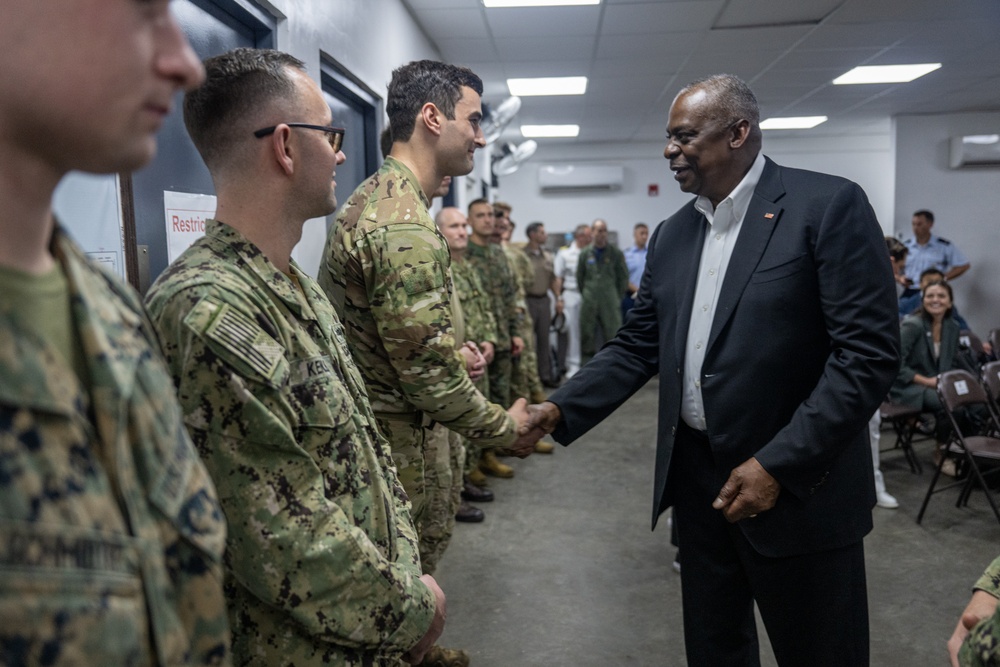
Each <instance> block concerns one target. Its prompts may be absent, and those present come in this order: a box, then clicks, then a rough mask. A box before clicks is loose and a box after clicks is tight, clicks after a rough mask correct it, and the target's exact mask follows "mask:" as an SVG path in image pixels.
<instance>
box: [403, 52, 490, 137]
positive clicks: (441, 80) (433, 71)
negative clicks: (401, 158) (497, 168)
mask: <svg viewBox="0 0 1000 667" xmlns="http://www.w3.org/2000/svg"><path fill="white" fill-rule="evenodd" d="M463 86H466V87H468V88H471V89H472V90H474V91H476V93H477V94H479V95H482V94H483V81H482V79H480V78H479V77H478V76H476V74H475V73H474V72H473V71H472V70H470V69H468V68H466V67H458V66H457V65H450V64H448V63H443V62H439V61H437V60H415V61H413V62H411V63H409V64H407V65H403V66H402V67H398V68H396V69H395V70H393V72H392V80H391V81H390V82H389V93H388V98H387V100H386V104H385V112H386V114H387V115H388V116H389V127H390V128H392V138H393V140H394V141H402V142H407V141H409V140H410V137H411V136H412V135H413V128H414V125H415V123H416V120H417V115H418V114H419V113H420V109H421V108H422V107H423V106H424V105H425V104H427V103H428V102H431V103H432V104H434V106H436V107H437V108H438V109H440V110H441V112H442V113H444V115H445V116H446V117H447V118H450V119H454V118H455V105H456V104H457V103H458V101H459V100H460V99H462V87H463Z"/></svg>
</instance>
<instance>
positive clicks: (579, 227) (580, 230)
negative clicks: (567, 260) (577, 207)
mask: <svg viewBox="0 0 1000 667" xmlns="http://www.w3.org/2000/svg"><path fill="white" fill-rule="evenodd" d="M588 231H590V225H586V224H583V225H577V226H576V229H574V230H573V236H574V237H576V236H579V235H580V234H583V233H584V232H588Z"/></svg>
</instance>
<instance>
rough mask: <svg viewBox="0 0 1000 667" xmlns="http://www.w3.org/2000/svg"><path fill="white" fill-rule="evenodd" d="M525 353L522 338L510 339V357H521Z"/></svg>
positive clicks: (514, 337) (513, 337)
mask: <svg viewBox="0 0 1000 667" xmlns="http://www.w3.org/2000/svg"><path fill="white" fill-rule="evenodd" d="M522 352H524V339H523V338H521V337H520V336H512V337H511V339H510V356H512V357H520V356H521V353H522Z"/></svg>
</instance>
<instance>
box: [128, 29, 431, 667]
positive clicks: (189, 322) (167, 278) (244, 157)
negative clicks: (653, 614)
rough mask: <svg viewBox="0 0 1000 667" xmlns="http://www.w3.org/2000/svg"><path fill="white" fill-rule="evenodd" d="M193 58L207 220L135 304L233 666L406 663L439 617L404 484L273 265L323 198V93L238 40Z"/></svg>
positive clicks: (334, 150) (322, 210) (329, 337)
mask: <svg viewBox="0 0 1000 667" xmlns="http://www.w3.org/2000/svg"><path fill="white" fill-rule="evenodd" d="M205 66H206V69H207V72H208V78H207V80H206V83H205V84H204V85H203V86H202V87H201V88H199V89H198V90H197V91H194V92H192V93H189V94H188V95H187V97H186V98H185V101H184V116H185V122H186V124H187V127H188V131H189V132H190V134H191V136H192V139H193V140H194V143H195V146H196V147H197V148H198V150H199V152H200V153H201V155H202V157H203V158H204V159H205V163H206V165H207V166H208V168H209V171H210V172H211V174H212V177H213V180H214V182H215V183H216V189H217V192H218V206H217V211H216V215H217V216H218V218H219V219H216V220H209V221H208V222H207V223H206V226H205V236H204V237H202V238H201V239H199V240H198V241H196V242H195V243H194V245H192V246H191V247H190V248H189V249H188V250H187V251H185V252H184V254H182V255H181V256H180V257H179V258H178V259H177V260H176V261H175V262H174V263H173V264H172V265H171V266H170V267H169V268H168V269H167V270H166V271H165V272H164V273H163V274H162V275H161V276H160V277H159V279H157V281H156V282H155V283H154V285H153V287H152V288H151V289H150V292H149V294H148V296H147V302H148V305H149V310H150V313H151V315H152V317H153V320H154V323H155V325H156V327H157V330H158V332H159V334H160V337H161V340H162V341H163V345H164V351H165V353H166V356H167V359H168V362H169V365H170V370H171V373H172V374H173V377H174V381H175V383H176V384H177V386H178V391H179V396H180V400H181V405H182V407H183V409H184V413H185V415H186V422H187V425H188V429H189V431H190V432H191V436H192V438H193V439H194V442H195V444H196V445H197V447H198V450H199V452H200V453H201V455H202V457H203V458H204V460H205V462H206V464H207V465H208V468H209V470H210V471H211V472H212V475H213V477H214V478H215V479H216V481H217V484H218V488H219V495H220V497H221V499H222V504H223V507H224V508H225V511H226V515H227V517H228V518H229V523H230V531H229V540H228V550H227V552H226V567H227V570H228V573H229V577H228V579H227V586H226V595H227V598H228V603H229V612H230V618H231V621H232V625H233V654H234V656H235V661H236V662H237V663H238V664H240V665H277V664H294V665H298V666H300V667H301V666H304V665H326V664H331V663H332V664H336V665H351V666H357V667H361V666H365V667H367V666H370V665H379V666H383V665H385V666H388V665H398V664H399V659H400V657H401V656H403V655H404V654H408V655H409V656H410V657H413V658H419V657H420V656H421V655H422V654H423V652H424V651H425V650H426V649H427V648H428V647H429V646H430V645H431V643H432V642H433V640H434V639H436V638H437V636H438V635H440V632H441V629H442V628H443V624H444V617H443V614H444V597H443V594H442V593H441V591H440V589H439V588H438V587H437V585H436V583H435V582H434V580H433V578H431V577H421V572H420V561H419V557H418V554H417V540H416V533H415V531H414V528H413V525H412V523H411V521H410V516H409V507H408V504H407V501H406V496H405V494H404V492H403V489H402V487H401V486H400V484H399V482H398V479H397V478H396V475H395V470H394V468H393V464H392V460H391V457H390V454H389V450H388V445H387V443H386V442H385V440H384V439H383V438H382V437H381V435H380V434H379V432H378V430H377V427H376V425H375V419H374V416H373V414H372V410H371V405H370V403H369V401H368V398H367V395H366V392H365V387H364V384H363V382H362V380H361V376H360V374H359V373H358V370H357V368H356V366H355V365H354V363H353V361H352V359H351V357H350V354H349V352H348V351H347V346H346V343H345V341H344V332H343V328H342V327H341V325H340V322H339V321H338V319H337V317H336V314H335V313H334V310H333V307H332V305H331V304H330V302H329V300H328V299H327V298H326V296H325V295H324V294H323V292H322V290H321V289H320V288H319V286H318V285H317V284H316V283H315V281H313V280H312V279H310V278H309V276H308V275H307V274H306V273H305V272H303V271H302V269H301V268H299V266H298V265H296V263H295V262H294V261H292V260H291V251H292V248H293V247H294V245H295V243H297V242H298V240H299V237H300V236H301V232H302V226H303V224H304V223H305V221H306V220H307V219H309V218H315V217H320V216H323V215H329V214H330V213H332V212H333V210H334V209H335V207H336V199H335V198H334V191H333V187H334V186H333V183H331V181H330V174H331V173H333V172H334V171H335V170H336V167H337V165H339V164H341V163H342V162H343V161H344V159H345V158H344V154H343V153H342V152H341V151H340V144H341V142H342V139H343V130H336V129H334V128H328V127H327V126H329V125H330V122H331V121H330V108H329V106H327V104H326V102H325V101H324V98H323V94H322V92H321V91H320V89H319V87H318V86H317V85H316V83H315V82H314V81H313V80H312V79H310V78H309V77H308V75H307V74H305V72H304V69H303V65H302V63H301V62H300V61H298V60H297V59H295V58H292V57H291V56H288V55H286V54H283V53H280V52H277V51H270V50H263V49H260V50H258V49H236V50H234V51H231V52H229V53H227V54H223V55H221V56H217V57H214V58H210V59H209V60H207V61H206V62H205ZM290 121H294V122H290ZM301 123H308V124H311V125H305V126H304V125H301ZM230 128H239V131H238V133H237V134H236V136H237V137H238V138H237V139H235V140H234V139H232V138H231V137H233V134H231V133H229V132H228V131H227V130H228V129H230ZM261 128H263V129H261ZM324 128H326V129H324ZM258 129H261V131H256V130H258ZM223 220H225V222H223Z"/></svg>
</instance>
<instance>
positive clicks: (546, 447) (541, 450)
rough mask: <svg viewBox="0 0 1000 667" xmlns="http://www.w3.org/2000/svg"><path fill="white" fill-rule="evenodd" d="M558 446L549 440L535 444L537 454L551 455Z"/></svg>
mask: <svg viewBox="0 0 1000 667" xmlns="http://www.w3.org/2000/svg"><path fill="white" fill-rule="evenodd" d="M555 448H556V446H555V445H554V444H552V443H551V442H548V441H547V440H539V441H538V442H536V443H535V453H536V454H551V453H552V452H553V451H554V450H555Z"/></svg>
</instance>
